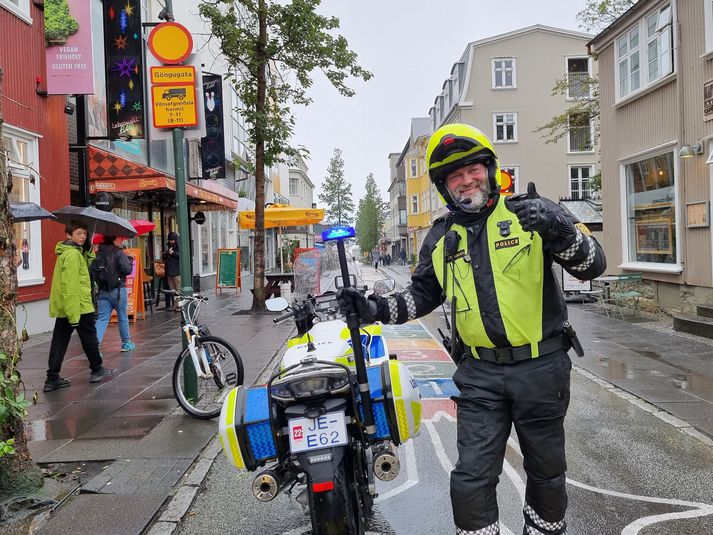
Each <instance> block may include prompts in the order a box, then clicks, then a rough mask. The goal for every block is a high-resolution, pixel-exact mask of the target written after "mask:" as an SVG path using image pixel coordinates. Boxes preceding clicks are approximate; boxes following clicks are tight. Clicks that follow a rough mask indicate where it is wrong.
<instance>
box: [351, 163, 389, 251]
mask: <svg viewBox="0 0 713 535" xmlns="http://www.w3.org/2000/svg"><path fill="white" fill-rule="evenodd" d="M386 209H387V204H386V203H385V202H384V201H382V200H381V194H380V193H379V188H378V187H377V185H376V181H375V180H374V174H373V173H369V176H368V177H367V178H366V194H365V195H364V197H362V198H361V199H359V210H358V211H357V222H356V238H357V243H358V244H359V248H360V249H361V250H362V252H369V251H371V250H372V249H373V248H374V247H375V246H376V245H377V244H378V243H379V238H380V237H381V233H382V230H383V227H384V221H385V220H386Z"/></svg>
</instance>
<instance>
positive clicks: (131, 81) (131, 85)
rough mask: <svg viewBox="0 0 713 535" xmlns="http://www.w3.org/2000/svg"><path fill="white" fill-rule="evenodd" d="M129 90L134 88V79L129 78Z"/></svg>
mask: <svg viewBox="0 0 713 535" xmlns="http://www.w3.org/2000/svg"><path fill="white" fill-rule="evenodd" d="M129 90H131V91H133V90H134V81H133V80H129Z"/></svg>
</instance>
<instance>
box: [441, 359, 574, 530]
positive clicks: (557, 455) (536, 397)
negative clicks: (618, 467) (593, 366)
mask: <svg viewBox="0 0 713 535" xmlns="http://www.w3.org/2000/svg"><path fill="white" fill-rule="evenodd" d="M571 369H572V363H571V361H570V360H569V356H568V355H567V352H566V351H565V350H564V349H563V350H560V351H556V352H554V353H551V354H549V355H542V356H540V357H538V358H535V359H531V360H527V361H523V362H518V363H515V364H495V363H491V362H487V361H483V360H479V359H475V358H473V357H468V358H466V360H465V361H464V362H463V363H462V364H461V365H460V367H459V368H458V370H456V373H455V374H454V376H453V381H454V382H455V384H456V386H457V387H458V388H459V389H460V396H457V397H454V401H456V403H457V406H458V424H457V425H458V462H457V463H456V466H455V468H454V469H453V471H452V472H451V504H452V506H453V518H454V521H455V524H456V527H457V528H458V533H461V532H464V531H465V532H475V533H478V534H480V533H481V531H479V530H483V531H482V533H492V534H497V533H499V528H498V502H497V498H496V486H497V484H498V480H499V477H500V473H501V472H502V468H503V458H504V455H505V447H506V444H507V440H508V437H509V435H510V429H511V427H512V425H513V424H514V425H515V431H516V432H517V436H518V439H519V443H520V449H521V450H522V455H523V457H524V462H523V467H524V469H525V473H526V474H527V489H526V493H525V509H524V511H523V513H524V516H525V524H526V525H529V526H532V527H533V528H536V529H537V530H539V531H537V532H538V533H543V534H546V535H550V534H561V533H564V532H565V529H566V526H565V522H564V515H565V511H566V509H567V492H566V489H565V471H566V469H567V464H566V461H565V448H564V444H565V437H564V418H565V414H566V412H567V407H568V405H569V381H570V379H569V376H570V371H571ZM488 528H489V529H488ZM523 533H527V531H526V528H525V529H524V530H523Z"/></svg>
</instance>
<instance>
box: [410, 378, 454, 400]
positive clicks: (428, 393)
mask: <svg viewBox="0 0 713 535" xmlns="http://www.w3.org/2000/svg"><path fill="white" fill-rule="evenodd" d="M416 383H417V384H418V389H419V390H420V391H421V397H422V398H450V397H451V396H457V395H458V394H459V393H460V390H458V389H457V388H456V385H455V384H454V383H453V380H452V379H445V378H442V377H433V378H430V379H421V378H418V379H416Z"/></svg>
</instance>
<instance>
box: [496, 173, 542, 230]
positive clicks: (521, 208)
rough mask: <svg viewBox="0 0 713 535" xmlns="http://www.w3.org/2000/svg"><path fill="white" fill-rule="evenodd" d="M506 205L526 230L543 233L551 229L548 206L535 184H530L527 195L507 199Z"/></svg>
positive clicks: (522, 194)
mask: <svg viewBox="0 0 713 535" xmlns="http://www.w3.org/2000/svg"><path fill="white" fill-rule="evenodd" d="M505 205H506V206H507V208H508V209H509V210H510V211H511V212H513V213H514V214H515V215H516V216H517V219H518V220H519V221H520V225H521V226H522V228H523V229H524V230H529V231H536V232H540V233H542V232H544V231H546V230H548V229H549V227H550V222H549V221H548V214H547V211H548V210H547V208H548V206H547V204H546V203H545V201H544V200H543V199H542V198H541V197H540V195H539V194H538V193H537V189H536V188H535V183H534V182H528V184H527V193H521V194H519V195H513V196H512V197H508V198H507V199H505Z"/></svg>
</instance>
